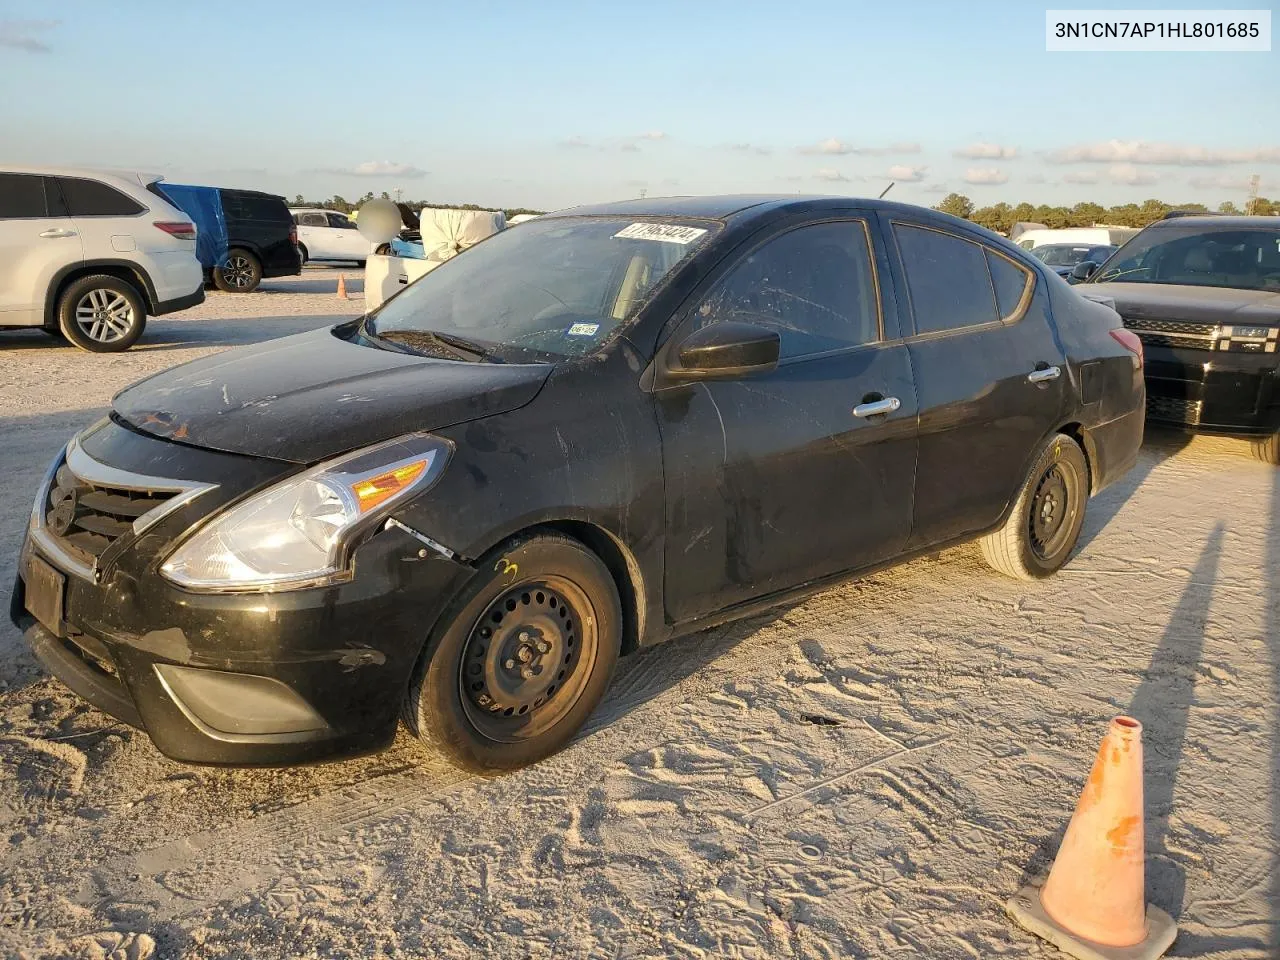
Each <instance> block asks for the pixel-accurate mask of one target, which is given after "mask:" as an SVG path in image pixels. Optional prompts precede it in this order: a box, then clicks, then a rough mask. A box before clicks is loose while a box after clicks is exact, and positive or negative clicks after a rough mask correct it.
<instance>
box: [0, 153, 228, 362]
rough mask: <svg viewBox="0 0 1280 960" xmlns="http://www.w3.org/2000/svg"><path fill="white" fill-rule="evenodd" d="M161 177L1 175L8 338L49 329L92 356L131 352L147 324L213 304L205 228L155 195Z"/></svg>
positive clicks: (2, 318) (1, 295)
mask: <svg viewBox="0 0 1280 960" xmlns="http://www.w3.org/2000/svg"><path fill="white" fill-rule="evenodd" d="M158 179H159V178H158V177H150V176H147V175H144V174H138V173H116V172H107V171H99V170H85V169H78V168H64V167H20V166H6V167H3V168H0V328H4V327H40V328H42V329H44V330H47V331H48V332H50V333H55V334H61V335H62V336H64V337H66V338H67V340H69V341H70V342H71V343H73V344H75V345H76V346H77V347H80V348H81V349H82V350H89V351H92V352H94V353H114V352H117V351H120V350H127V349H129V347H131V346H132V345H133V344H134V343H136V342H137V340H138V338H139V337H140V336H142V331H143V330H144V329H145V327H146V322H147V316H148V315H151V316H159V315H161V314H165V313H172V312H173V311H175V310H182V309H185V308H186V307H190V306H194V305H195V304H197V303H200V301H202V300H203V299H204V288H203V285H202V284H201V273H200V263H199V261H198V260H197V259H196V253H195V250H196V226H195V224H194V223H193V222H192V220H191V218H190V217H188V216H187V215H186V214H184V213H183V212H182V211H181V210H179V209H177V208H176V207H174V206H173V205H172V204H171V203H169V202H168V201H167V200H165V199H164V198H163V197H161V196H159V195H156V194H154V193H150V192H148V188H149V187H151V186H152V185H154V183H155V182H156V181H157V180H158Z"/></svg>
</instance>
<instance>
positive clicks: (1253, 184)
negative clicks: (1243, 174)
mask: <svg viewBox="0 0 1280 960" xmlns="http://www.w3.org/2000/svg"><path fill="white" fill-rule="evenodd" d="M1261 179H1262V178H1261V177H1259V176H1258V175H1257V174H1256V173H1255V174H1254V175H1253V176H1252V177H1250V178H1249V202H1248V203H1246V204H1245V205H1244V212H1245V214H1246V216H1250V217H1251V216H1253V215H1254V213H1256V212H1257V208H1258V185H1259V183H1260V182H1261Z"/></svg>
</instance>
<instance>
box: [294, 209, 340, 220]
mask: <svg viewBox="0 0 1280 960" xmlns="http://www.w3.org/2000/svg"><path fill="white" fill-rule="evenodd" d="M289 212H290V213H336V214H337V215H338V216H340V217H346V218H347V219H350V218H351V215H350V214H348V213H343V212H342V211H341V210H330V209H329V208H328V207H290V208H289Z"/></svg>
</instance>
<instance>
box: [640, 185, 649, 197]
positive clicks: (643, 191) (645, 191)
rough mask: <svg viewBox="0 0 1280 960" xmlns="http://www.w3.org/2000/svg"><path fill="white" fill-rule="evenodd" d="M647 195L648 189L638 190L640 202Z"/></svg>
mask: <svg viewBox="0 0 1280 960" xmlns="http://www.w3.org/2000/svg"><path fill="white" fill-rule="evenodd" d="M648 193H649V191H648V189H646V188H645V187H641V188H640V199H641V200H643V199H644V198H645V196H646V195H647V194H648Z"/></svg>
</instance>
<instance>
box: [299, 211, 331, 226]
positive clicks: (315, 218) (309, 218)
mask: <svg viewBox="0 0 1280 960" xmlns="http://www.w3.org/2000/svg"><path fill="white" fill-rule="evenodd" d="M298 222H299V223H301V224H302V225H303V226H306V227H327V226H328V225H329V222H328V221H327V220H325V218H324V214H323V213H304V214H303V215H302V216H301V217H300V218H299V219H298Z"/></svg>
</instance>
